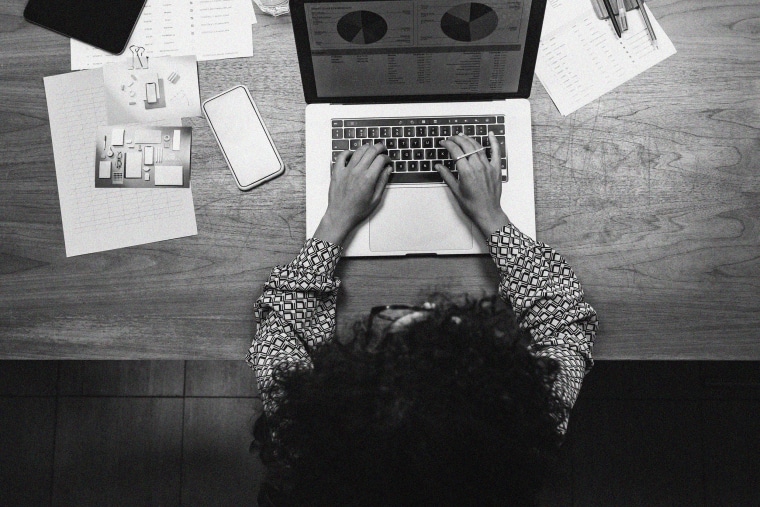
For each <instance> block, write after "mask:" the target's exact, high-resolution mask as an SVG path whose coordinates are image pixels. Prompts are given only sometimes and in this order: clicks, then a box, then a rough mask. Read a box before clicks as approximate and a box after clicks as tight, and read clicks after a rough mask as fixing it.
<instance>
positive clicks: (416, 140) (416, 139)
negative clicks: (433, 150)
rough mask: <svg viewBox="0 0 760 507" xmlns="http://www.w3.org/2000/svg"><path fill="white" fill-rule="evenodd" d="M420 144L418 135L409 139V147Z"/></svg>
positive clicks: (416, 146) (415, 146)
mask: <svg viewBox="0 0 760 507" xmlns="http://www.w3.org/2000/svg"><path fill="white" fill-rule="evenodd" d="M421 146H422V140H421V139H420V138H419V137H413V138H411V139H409V147H410V148H419V147H421Z"/></svg>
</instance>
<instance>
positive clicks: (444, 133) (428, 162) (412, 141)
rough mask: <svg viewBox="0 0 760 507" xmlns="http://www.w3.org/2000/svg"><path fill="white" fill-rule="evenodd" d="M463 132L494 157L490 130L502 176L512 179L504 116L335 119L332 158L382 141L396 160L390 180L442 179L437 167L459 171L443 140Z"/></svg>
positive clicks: (420, 180) (418, 181) (504, 179)
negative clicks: (507, 154)
mask: <svg viewBox="0 0 760 507" xmlns="http://www.w3.org/2000/svg"><path fill="white" fill-rule="evenodd" d="M460 132H464V134H465V135H468V136H470V137H472V138H473V139H475V141H477V142H478V143H480V144H481V145H482V146H485V147H486V156H487V157H488V158H489V160H490V158H491V147H490V146H489V138H488V133H489V132H493V133H494V134H495V135H496V140H497V141H498V142H499V144H500V145H501V179H502V181H507V180H508V179H509V173H508V167H507V166H508V164H507V158H506V149H505V145H506V137H505V135H506V134H505V132H506V127H505V125H504V116H501V115H493V116H452V117H436V118H410V117H404V118H362V119H345V118H343V119H333V120H332V160H333V162H335V160H336V159H337V157H338V155H339V154H340V153H341V152H342V151H344V150H352V151H354V150H356V149H357V148H359V146H361V145H362V144H366V143H373V144H374V143H383V144H385V147H386V148H387V150H388V156H389V157H390V158H391V160H392V162H393V172H392V173H391V176H390V179H389V183H422V182H442V181H443V179H442V178H441V175H440V174H439V173H438V171H437V170H436V169H435V165H436V164H443V165H444V166H446V167H448V168H449V170H451V171H452V172H453V173H454V174H455V175H456V165H455V164H454V160H452V158H451V157H450V156H449V152H448V150H447V149H446V148H443V147H442V146H441V145H440V142H441V141H443V140H444V139H446V138H447V137H449V136H453V135H457V134H459V133H460Z"/></svg>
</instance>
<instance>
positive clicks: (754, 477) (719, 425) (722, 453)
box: [703, 399, 760, 507]
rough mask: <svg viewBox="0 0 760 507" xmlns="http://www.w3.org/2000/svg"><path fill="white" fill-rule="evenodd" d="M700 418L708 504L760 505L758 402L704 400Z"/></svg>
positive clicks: (759, 414) (759, 413) (759, 406)
mask: <svg viewBox="0 0 760 507" xmlns="http://www.w3.org/2000/svg"><path fill="white" fill-rule="evenodd" d="M703 415H704V424H703V427H704V435H705V436H704V439H705V458H704V460H705V490H706V497H707V504H708V505H711V506H736V505H741V506H743V507H752V506H760V494H758V491H757V485H758V484H760V465H759V464H760V418H759V417H758V416H760V400H737V399H734V400H707V401H705V402H704V411H703Z"/></svg>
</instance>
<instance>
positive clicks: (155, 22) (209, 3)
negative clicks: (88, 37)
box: [71, 0, 256, 70]
mask: <svg viewBox="0 0 760 507" xmlns="http://www.w3.org/2000/svg"><path fill="white" fill-rule="evenodd" d="M254 23H256V14H255V13H254V11H253V4H252V3H251V1H250V0H206V1H202V2H187V1H185V0H182V1H178V0H148V2H147V3H146V4H145V7H144V8H143V12H142V14H141V15H140V19H139V20H138V21H137V25H136V26H135V30H134V32H133V33H132V36H131V37H130V39H129V43H127V49H126V51H124V53H122V54H121V55H112V54H111V53H107V52H105V51H102V50H100V49H97V48H94V47H92V46H89V45H87V44H85V43H83V42H79V41H77V40H74V39H71V70H78V69H94V68H97V67H101V66H102V65H104V64H106V63H110V62H130V61H131V60H132V59H133V58H134V56H133V53H132V51H130V49H129V48H130V46H139V47H142V48H145V49H144V54H145V56H147V57H148V58H150V59H153V58H157V57H159V56H182V55H196V56H197V58H198V60H199V61H201V60H220V59H223V58H242V57H247V56H253V39H252V37H251V25H252V24H254ZM143 58H145V57H143ZM149 64H150V62H148V66H149Z"/></svg>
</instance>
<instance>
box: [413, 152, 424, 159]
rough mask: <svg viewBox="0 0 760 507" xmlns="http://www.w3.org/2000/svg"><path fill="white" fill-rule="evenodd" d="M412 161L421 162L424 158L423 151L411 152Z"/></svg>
mask: <svg viewBox="0 0 760 507" xmlns="http://www.w3.org/2000/svg"><path fill="white" fill-rule="evenodd" d="M413 152H414V153H413V155H414V160H422V159H423V158H425V150H413Z"/></svg>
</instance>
